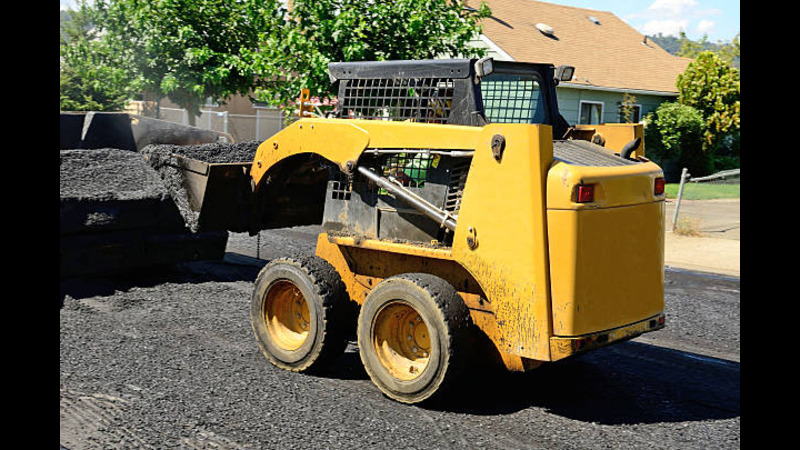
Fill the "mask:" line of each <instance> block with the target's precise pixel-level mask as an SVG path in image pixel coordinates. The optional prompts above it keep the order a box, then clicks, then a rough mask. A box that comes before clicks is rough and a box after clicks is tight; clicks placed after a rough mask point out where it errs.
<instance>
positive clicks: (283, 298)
mask: <svg viewBox="0 0 800 450" xmlns="http://www.w3.org/2000/svg"><path fill="white" fill-rule="evenodd" d="M264 316H265V317H264V318H265V321H266V324H267V332H268V333H269V335H270V337H271V338H272V341H273V342H275V344H276V345H278V346H280V347H281V348H283V349H284V350H288V351H292V350H297V349H298V348H300V346H301V345H303V343H304V342H305V341H306V339H308V334H309V328H310V322H311V320H310V314H309V310H308V303H306V300H305V297H303V294H302V292H300V289H298V288H297V286H295V284H294V283H292V282H290V281H288V280H281V281H278V282H276V283H275V284H274V285H272V287H270V289H269V290H268V291H267V294H266V298H265V300H264Z"/></svg>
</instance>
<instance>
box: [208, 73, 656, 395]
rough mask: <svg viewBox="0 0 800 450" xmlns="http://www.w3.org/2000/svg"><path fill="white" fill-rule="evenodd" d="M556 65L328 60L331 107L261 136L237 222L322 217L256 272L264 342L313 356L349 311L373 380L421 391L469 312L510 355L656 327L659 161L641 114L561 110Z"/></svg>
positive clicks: (448, 376)
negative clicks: (317, 230)
mask: <svg viewBox="0 0 800 450" xmlns="http://www.w3.org/2000/svg"><path fill="white" fill-rule="evenodd" d="M571 69H572V68H570V67H566V66H560V67H558V68H555V67H554V66H553V65H550V64H533V63H519V62H500V61H493V60H492V59H491V58H483V59H480V60H474V59H472V60H468V59H455V60H433V61H384V62H350V63H332V64H331V65H330V66H329V72H330V77H331V81H332V82H334V83H338V93H339V95H338V106H337V110H336V111H335V113H334V114H333V116H332V117H325V118H302V119H299V120H297V121H296V122H294V123H293V124H291V125H290V126H288V127H286V128H285V129H283V130H282V131H280V132H278V133H277V134H275V135H274V136H272V137H271V138H269V139H267V140H266V141H265V142H263V143H262V144H261V145H260V146H259V147H258V150H257V151H256V155H255V158H254V159H253V161H252V162H251V165H250V167H249V174H247V176H248V177H249V178H250V181H251V183H250V185H251V188H252V192H251V200H250V201H249V212H248V214H247V220H248V221H249V222H248V225H247V228H249V229H250V230H251V232H253V233H255V232H256V231H258V230H260V229H266V228H275V227H285V226H293V225H304V224H315V223H316V224H321V225H322V228H323V232H322V233H321V234H320V235H319V237H318V240H317V246H316V255H315V256H313V257H305V258H303V257H300V258H298V257H289V256H287V257H285V258H278V259H275V260H273V261H271V262H269V263H268V264H267V265H266V266H265V267H264V269H263V270H262V271H261V273H260V274H259V276H258V278H257V280H256V283H255V289H254V292H253V294H252V302H251V310H250V316H251V321H252V328H253V331H254V334H255V337H256V340H257V342H258V345H259V346H260V348H261V350H262V352H263V353H264V355H265V356H266V357H267V358H268V359H269V361H271V362H272V363H273V364H274V365H276V366H278V367H281V368H283V369H287V370H293V371H306V370H314V369H317V368H319V367H321V366H324V364H326V363H329V362H331V361H332V360H334V359H335V358H336V357H337V356H339V355H340V354H341V353H342V352H343V351H344V349H345V346H346V343H347V338H348V336H349V335H350V333H351V332H352V330H354V329H355V330H356V335H357V339H358V347H359V352H360V356H361V360H362V362H363V364H364V367H365V369H366V371H367V373H368V374H369V376H370V377H371V379H372V381H373V382H374V383H375V385H376V386H377V387H378V388H380V390H381V391H382V392H383V393H384V394H385V395H387V396H389V397H390V398H393V399H395V400H398V401H401V402H406V403H417V402H421V401H424V400H426V399H429V398H432V397H438V396H439V395H440V394H441V393H443V392H446V391H447V389H448V387H449V386H452V385H453V383H454V381H455V380H457V379H458V377H459V375H460V374H461V373H463V372H464V370H465V368H467V367H468V366H469V365H470V364H471V362H472V361H474V360H473V359H472V358H473V357H474V356H473V354H472V352H471V350H472V345H471V344H470V342H472V341H471V340H470V339H471V338H470V336H471V333H475V332H476V331H475V330H478V331H477V333H478V334H479V335H480V336H482V337H483V338H484V339H488V341H490V342H491V343H492V346H493V347H494V349H495V350H496V352H497V354H498V355H499V356H500V358H501V359H502V362H503V364H504V365H505V366H506V367H507V368H508V369H509V370H512V371H525V370H529V369H532V368H535V367H537V366H539V365H541V364H543V363H545V362H552V361H558V360H561V359H563V358H567V357H569V356H572V355H576V354H579V353H582V352H586V351H589V350H592V349H596V348H598V347H602V346H605V345H609V344H613V343H617V342H621V341H624V340H627V339H630V338H633V337H636V336H638V335H640V334H642V333H645V332H650V331H653V330H657V329H660V328H662V327H663V326H664V314H663V306H664V305H663V292H664V198H665V196H664V178H663V172H662V170H661V168H659V167H658V166H657V165H656V164H654V163H652V162H650V161H649V160H647V159H646V158H645V157H644V142H643V141H642V134H643V133H642V126H641V125H639V124H606V125H591V126H588V125H582V126H570V125H569V124H568V123H567V122H566V121H565V120H564V119H563V117H562V116H561V115H560V114H559V112H558V104H557V98H556V85H557V84H558V81H559V80H566V79H569V77H570V73H571ZM239 173H241V171H240V172H239ZM209 184H210V183H209ZM205 212H206V211H204V210H203V213H205ZM208 214H214V213H213V212H208ZM238 217H239V218H241V215H238ZM201 219H202V214H201ZM236 226H238V227H239V228H242V224H241V222H239V223H237V225H236ZM354 306H358V308H357V310H358V316H357V319H356V318H355V315H354V314H352V311H353V309H356V308H354Z"/></svg>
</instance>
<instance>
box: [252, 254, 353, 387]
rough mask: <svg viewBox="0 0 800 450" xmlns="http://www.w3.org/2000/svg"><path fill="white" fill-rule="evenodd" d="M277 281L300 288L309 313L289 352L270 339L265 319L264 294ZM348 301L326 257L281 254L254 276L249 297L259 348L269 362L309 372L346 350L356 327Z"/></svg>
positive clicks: (340, 282)
mask: <svg viewBox="0 0 800 450" xmlns="http://www.w3.org/2000/svg"><path fill="white" fill-rule="evenodd" d="M281 281H289V282H291V283H292V284H294V285H295V286H296V287H297V289H298V290H299V291H300V292H301V293H302V295H303V297H304V298H305V300H306V304H307V305H308V313H309V317H310V320H309V330H308V337H307V338H306V340H305V342H303V344H302V345H301V346H300V347H299V348H297V349H295V350H291V351H287V350H286V349H285V348H282V347H281V346H280V345H279V344H277V343H276V342H275V341H274V340H273V339H272V338H271V336H270V333H269V332H268V329H267V323H266V309H265V308H266V298H267V295H266V294H267V292H269V289H270V288H271V287H273V286H275V284H276V283H278V282H281ZM349 302H350V299H349V298H348V296H347V292H346V291H345V287H344V284H343V283H342V281H341V278H340V277H339V274H338V273H337V272H336V269H334V268H333V266H331V265H330V264H329V263H328V262H327V261H325V260H324V259H322V258H320V257H318V256H311V257H286V258H279V259H275V260H272V261H270V262H269V263H268V264H267V265H266V266H264V268H263V269H262V270H261V272H260V273H259V274H258V277H257V278H256V282H255V286H254V289H253V294H252V297H251V301H250V324H251V326H252V329H253V334H254V335H255V338H256V341H257V342H258V346H259V348H260V349H261V352H262V353H263V354H264V356H266V358H267V359H268V360H269V361H270V362H271V363H272V364H273V365H275V366H277V367H280V368H281V369H285V370H290V371H294V372H303V371H305V372H313V371H317V370H318V369H321V368H324V367H325V366H326V365H327V364H329V363H331V362H332V361H333V360H335V359H336V358H338V357H339V356H341V355H342V354H343V353H344V350H345V348H346V347H347V342H348V336H349V335H350V334H352V329H353V327H354V324H353V323H352V322H354V321H353V320H352V318H351V314H352V313H351V312H350V311H351V310H352V308H351V305H349V304H348V303H349ZM348 319H349V322H351V323H348Z"/></svg>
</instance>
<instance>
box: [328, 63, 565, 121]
mask: <svg viewBox="0 0 800 450" xmlns="http://www.w3.org/2000/svg"><path fill="white" fill-rule="evenodd" d="M477 61H478V60H476V59H451V60H428V61H377V62H375V61H373V62H344V63H331V64H330V65H329V73H330V78H331V81H334V82H339V95H338V99H339V103H338V105H337V109H336V112H335V116H336V117H337V118H343V119H372V120H394V121H404V120H410V121H413V122H423V123H444V124H451V125H471V126H483V125H486V124H487V123H542V124H548V125H552V126H553V127H554V128H555V130H554V135H557V136H558V135H561V134H563V132H564V131H566V128H567V127H568V125H567V124H566V122H565V121H564V120H563V119H562V118H561V116H560V115H559V114H558V106H557V104H556V95H555V82H554V80H553V73H554V68H553V66H552V65H550V64H531V63H518V62H507V61H494V62H493V64H492V67H493V70H492V72H491V73H488V74H486V75H484V76H483V77H478V76H477V75H476V72H475V63H476V62H477ZM558 133H561V134H558Z"/></svg>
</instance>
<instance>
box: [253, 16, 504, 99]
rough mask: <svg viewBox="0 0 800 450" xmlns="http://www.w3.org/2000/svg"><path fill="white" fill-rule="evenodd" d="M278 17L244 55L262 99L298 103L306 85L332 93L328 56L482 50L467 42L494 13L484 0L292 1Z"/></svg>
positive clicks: (331, 59)
mask: <svg viewBox="0 0 800 450" xmlns="http://www.w3.org/2000/svg"><path fill="white" fill-rule="evenodd" d="M280 15H281V25H280V26H279V27H277V28H275V29H272V30H265V31H264V32H263V33H262V34H261V35H260V37H259V42H260V44H261V45H260V46H259V47H258V48H254V49H251V50H249V51H245V52H243V54H242V61H243V62H244V63H246V64H250V68H251V70H252V71H253V72H254V73H256V74H258V75H259V84H258V89H257V91H256V93H257V97H258V99H259V100H261V101H265V102H267V103H269V104H272V105H276V106H278V105H288V104H291V103H293V102H294V100H295V99H296V98H297V97H298V94H299V92H300V90H301V89H304V88H307V89H310V91H311V94H312V95H314V96H319V97H321V98H326V97H333V96H335V95H336V93H335V92H333V91H332V86H331V82H330V79H329V78H328V63H330V62H335V61H364V60H373V61H383V60H398V59H429V58H434V57H436V56H439V55H463V56H478V54H477V53H480V52H481V50H478V49H470V47H469V46H468V45H467V43H468V41H469V40H470V39H471V38H473V37H474V36H475V35H476V34H478V33H480V30H481V27H480V25H479V21H480V20H481V19H483V18H486V17H489V15H490V12H489V8H488V6H487V5H486V4H485V3H482V4H481V7H480V8H479V9H477V10H476V9H471V8H466V7H465V5H464V4H463V2H462V1H460V0H394V1H385V2H369V1H363V0H294V1H293V10H292V11H287V10H285V9H283V8H281V10H280Z"/></svg>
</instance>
